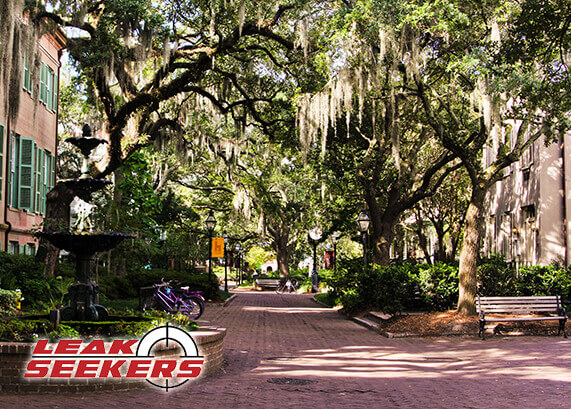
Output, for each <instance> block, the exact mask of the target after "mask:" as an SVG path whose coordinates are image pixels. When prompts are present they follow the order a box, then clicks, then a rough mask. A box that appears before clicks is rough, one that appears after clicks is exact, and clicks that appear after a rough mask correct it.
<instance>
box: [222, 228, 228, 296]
mask: <svg viewBox="0 0 571 409" xmlns="http://www.w3.org/2000/svg"><path fill="white" fill-rule="evenodd" d="M222 237H223V238H224V291H226V292H227V291H228V254H227V251H228V250H227V249H228V233H226V230H224V232H222Z"/></svg>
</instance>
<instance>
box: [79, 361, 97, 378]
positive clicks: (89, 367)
mask: <svg viewBox="0 0 571 409" xmlns="http://www.w3.org/2000/svg"><path fill="white" fill-rule="evenodd" d="M100 362H101V360H99V359H95V360H90V361H87V360H80V361H79V362H78V364H77V370H76V371H75V377H76V378H95V374H96V372H97V370H98V369H99V363H100Z"/></svg>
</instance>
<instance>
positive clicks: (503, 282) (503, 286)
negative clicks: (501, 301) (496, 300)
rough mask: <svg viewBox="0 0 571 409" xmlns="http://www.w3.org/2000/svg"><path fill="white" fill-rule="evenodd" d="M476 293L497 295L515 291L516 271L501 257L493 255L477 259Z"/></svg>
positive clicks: (501, 295) (508, 294)
mask: <svg viewBox="0 0 571 409" xmlns="http://www.w3.org/2000/svg"><path fill="white" fill-rule="evenodd" d="M478 293H479V294H480V295H483V296H498V297H504V296H506V297H508V296H513V295H515V294H516V293H517V291H516V272H515V270H514V269H513V268H512V267H511V266H510V265H509V264H508V263H506V261H505V259H504V258H503V257H501V256H498V255H493V256H491V257H489V258H483V259H481V260H479V261H478Z"/></svg>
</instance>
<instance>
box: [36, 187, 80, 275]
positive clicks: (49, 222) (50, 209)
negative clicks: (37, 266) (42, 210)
mask: <svg viewBox="0 0 571 409" xmlns="http://www.w3.org/2000/svg"><path fill="white" fill-rule="evenodd" d="M73 197H74V196H73V192H72V191H71V190H70V189H68V188H67V187H66V186H65V185H63V184H61V183H58V184H56V185H55V187H54V188H53V189H52V190H51V191H50V192H48V194H47V196H46V217H45V219H44V224H43V227H42V231H44V232H54V231H60V230H66V229H69V215H70V208H69V206H70V205H71V202H72V201H73ZM58 259H59V249H58V248H56V247H54V246H53V245H51V244H50V243H49V242H48V241H47V240H46V239H41V240H40V245H39V247H38V251H37V252H36V261H39V262H41V263H44V274H46V275H53V274H54V271H55V267H56V265H57V262H58Z"/></svg>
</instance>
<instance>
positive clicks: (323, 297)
mask: <svg viewBox="0 0 571 409" xmlns="http://www.w3.org/2000/svg"><path fill="white" fill-rule="evenodd" d="M314 297H315V299H316V300H317V301H319V302H321V303H323V304H325V305H328V306H330V307H334V306H335V300H334V299H333V298H332V297H331V296H330V295H329V293H318V294H315V295H314Z"/></svg>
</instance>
